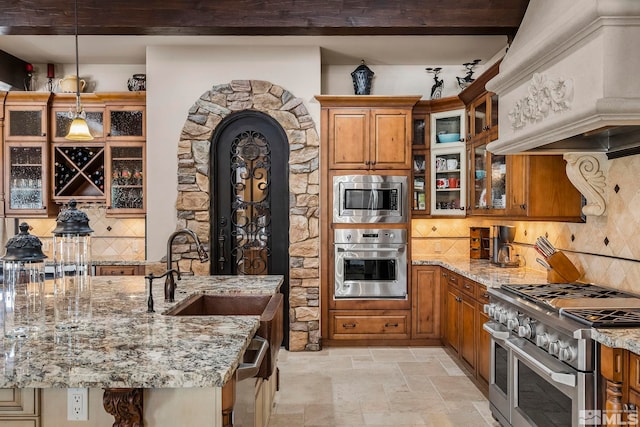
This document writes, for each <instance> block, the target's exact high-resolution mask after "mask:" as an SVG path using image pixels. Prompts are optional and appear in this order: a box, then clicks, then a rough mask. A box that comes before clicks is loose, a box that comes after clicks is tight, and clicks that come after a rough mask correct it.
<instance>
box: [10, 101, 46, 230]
mask: <svg viewBox="0 0 640 427" xmlns="http://www.w3.org/2000/svg"><path fill="white" fill-rule="evenodd" d="M50 97H51V94H48V93H33V92H8V93H7V94H6V98H5V102H4V104H5V106H4V120H5V122H4V159H5V160H4V165H5V167H4V194H5V203H4V213H5V215H6V216H9V217H19V216H30V217H42V216H48V215H49V214H50V213H51V212H52V208H53V206H52V203H49V201H50V193H49V191H48V188H49V180H48V176H47V173H48V171H49V168H48V162H49V153H48V149H49V148H48V144H47V141H48V139H47V138H48V136H47V128H48V123H49V121H48V116H47V109H48V106H49V99H50Z"/></svg>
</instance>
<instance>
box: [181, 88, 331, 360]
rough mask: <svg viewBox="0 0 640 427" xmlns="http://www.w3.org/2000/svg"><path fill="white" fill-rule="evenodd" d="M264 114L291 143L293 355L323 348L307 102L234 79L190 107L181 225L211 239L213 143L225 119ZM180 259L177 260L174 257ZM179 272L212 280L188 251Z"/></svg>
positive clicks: (314, 156)
mask: <svg viewBox="0 0 640 427" xmlns="http://www.w3.org/2000/svg"><path fill="white" fill-rule="evenodd" d="M243 110H255V111H261V112H263V113H266V114H268V115H269V116H271V117H273V118H274V119H275V120H276V121H277V122H278V123H279V124H280V125H281V126H282V128H283V129H284V130H285V132H286V134H287V138H288V142H289V212H290V213H289V223H290V227H289V241H290V245H289V257H290V264H289V284H290V289H289V295H290V296H289V307H290V310H289V318H290V334H289V349H290V350H291V351H300V350H319V349H320V309H319V302H320V258H319V252H320V249H319V248H320V239H319V216H320V206H319V202H320V201H319V190H320V177H319V169H318V166H319V138H318V133H317V131H316V128H315V124H314V122H313V118H312V117H311V116H310V115H309V113H308V111H307V109H306V107H305V106H304V104H303V102H302V99H300V98H296V97H295V96H294V95H293V94H291V93H290V92H288V91H287V90H285V89H283V88H282V87H281V86H278V85H274V84H272V83H270V82H266V81H262V80H233V81H231V82H230V83H228V84H222V85H216V86H214V87H213V88H211V90H209V91H207V92H205V93H204V94H202V96H200V98H199V99H198V100H197V101H196V102H195V103H194V105H193V106H192V107H191V108H190V109H189V112H188V117H187V120H186V122H185V125H184V127H183V128H182V132H181V134H180V141H179V143H178V200H177V202H176V209H177V216H178V227H189V228H191V229H193V230H194V231H196V233H198V235H199V236H203V237H204V236H206V238H207V239H208V236H209V234H210V220H211V212H210V205H211V204H210V188H209V173H210V171H211V165H210V161H211V155H210V150H211V138H212V135H213V132H214V130H215V129H216V127H217V126H218V124H219V123H220V122H221V121H222V119H223V118H224V117H226V116H227V115H229V114H231V113H233V112H236V111H243ZM176 255H178V254H176ZM179 256H180V259H179V260H178V262H179V265H180V268H181V270H183V271H185V270H186V271H194V272H195V273H197V274H209V265H204V266H203V265H202V264H199V263H198V262H197V261H196V262H192V261H193V260H195V259H197V254H196V253H195V252H191V251H190V249H189V248H188V247H186V248H184V252H183V253H181V254H179Z"/></svg>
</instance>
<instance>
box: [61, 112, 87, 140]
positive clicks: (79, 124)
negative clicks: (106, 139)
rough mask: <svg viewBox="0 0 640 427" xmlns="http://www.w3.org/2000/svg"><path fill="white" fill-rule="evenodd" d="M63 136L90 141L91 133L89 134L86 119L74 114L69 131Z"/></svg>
mask: <svg viewBox="0 0 640 427" xmlns="http://www.w3.org/2000/svg"><path fill="white" fill-rule="evenodd" d="M65 138H66V139H70V140H72V141H91V140H92V139H93V135H91V132H90V131H89V125H88V124H87V121H86V120H85V119H83V118H82V117H80V116H79V115H76V117H75V118H74V119H73V121H72V122H71V126H70V127H69V133H68V134H67V136H65Z"/></svg>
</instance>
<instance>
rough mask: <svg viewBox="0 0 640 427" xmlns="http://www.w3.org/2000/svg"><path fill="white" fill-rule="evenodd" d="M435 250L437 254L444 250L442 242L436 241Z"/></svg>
mask: <svg viewBox="0 0 640 427" xmlns="http://www.w3.org/2000/svg"><path fill="white" fill-rule="evenodd" d="M433 251H434V252H435V253H437V254H439V253H440V252H442V244H441V243H440V242H435V243H434V244H433Z"/></svg>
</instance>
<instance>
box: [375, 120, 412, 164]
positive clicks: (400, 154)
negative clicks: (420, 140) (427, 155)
mask: <svg viewBox="0 0 640 427" xmlns="http://www.w3.org/2000/svg"><path fill="white" fill-rule="evenodd" d="M410 117H411V116H410V115H409V112H407V111H398V110H372V124H373V138H372V141H371V151H370V160H371V162H372V163H371V165H372V166H373V169H409V168H410V166H411V148H410V145H409V143H408V141H410V140H411V132H410V130H411V129H410Z"/></svg>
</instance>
